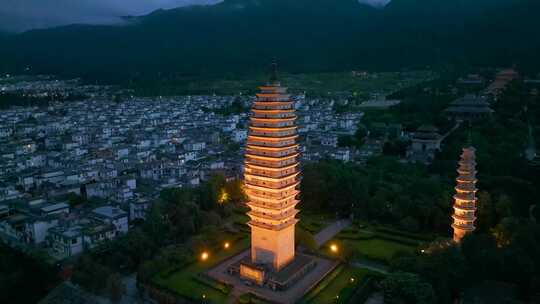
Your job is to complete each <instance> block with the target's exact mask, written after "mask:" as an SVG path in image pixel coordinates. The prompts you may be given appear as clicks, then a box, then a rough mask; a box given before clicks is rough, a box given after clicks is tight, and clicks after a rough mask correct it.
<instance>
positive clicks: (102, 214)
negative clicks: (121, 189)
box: [92, 206, 129, 235]
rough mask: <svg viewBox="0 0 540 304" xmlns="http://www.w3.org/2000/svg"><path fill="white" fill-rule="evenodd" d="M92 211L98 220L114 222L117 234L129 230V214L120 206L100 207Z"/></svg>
mask: <svg viewBox="0 0 540 304" xmlns="http://www.w3.org/2000/svg"><path fill="white" fill-rule="evenodd" d="M92 213H93V215H94V217H95V218H96V219H97V220H99V221H102V222H103V223H108V224H113V225H114V227H115V229H116V234H117V235H118V234H124V233H127V232H128V230H129V225H128V214H127V212H125V211H124V210H122V209H120V208H118V207H113V206H103V207H98V208H96V209H94V210H92Z"/></svg>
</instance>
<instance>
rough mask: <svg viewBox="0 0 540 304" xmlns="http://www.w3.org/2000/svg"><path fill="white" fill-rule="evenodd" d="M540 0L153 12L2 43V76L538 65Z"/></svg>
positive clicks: (314, 3)
mask: <svg viewBox="0 0 540 304" xmlns="http://www.w3.org/2000/svg"><path fill="white" fill-rule="evenodd" d="M538 11H540V1H537V0H393V1H392V2H390V3H389V4H388V5H387V6H385V7H384V8H374V7H372V6H369V5H364V4H361V3H359V2H358V1H357V0H294V1H291V0H225V1H224V2H221V3H219V4H216V5H212V6H192V7H183V8H177V9H171V10H158V11H155V12H153V13H151V14H149V15H146V16H140V17H129V18H125V22H123V23H122V24H121V25H70V26H63V27H57V28H50V29H43V30H33V31H28V32H24V33H20V34H10V35H8V34H0V58H1V60H0V71H4V72H21V71H27V70H28V69H30V71H32V72H34V73H52V74H58V75H66V76H82V77H86V78H88V79H94V80H103V81H111V82H115V81H121V80H125V79H129V78H132V77H166V76H168V75H191V76H195V77H198V76H201V77H204V76H206V75H214V76H215V75H237V74H249V73H257V72H260V71H262V70H265V69H266V66H267V65H268V63H269V62H270V60H271V58H273V57H277V58H278V60H279V61H280V65H281V67H282V69H285V70H287V71H289V72H310V71H317V72H320V71H343V70H351V69H368V70H390V69H400V68H409V67H410V68H413V67H420V66H428V65H431V66H433V65H442V64H447V63H455V64H467V65H474V66H503V65H511V64H518V65H521V66H524V67H526V68H530V69H533V68H538V67H540V58H538V53H539V50H540V35H538V29H539V28H540V18H537V12H538Z"/></svg>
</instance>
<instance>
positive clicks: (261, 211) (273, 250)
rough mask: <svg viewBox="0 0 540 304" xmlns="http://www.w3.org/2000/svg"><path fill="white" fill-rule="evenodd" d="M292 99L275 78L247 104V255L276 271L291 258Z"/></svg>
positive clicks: (295, 160) (293, 197)
mask: <svg viewBox="0 0 540 304" xmlns="http://www.w3.org/2000/svg"><path fill="white" fill-rule="evenodd" d="M295 122H296V114H295V109H294V102H293V101H292V100H291V99H290V95H289V94H287V88H285V87H282V86H281V85H280V83H279V82H278V81H277V80H275V79H274V80H273V81H271V82H270V83H269V84H268V85H266V86H262V87H260V93H258V94H257V95H256V99H255V101H254V102H253V105H252V108H251V118H250V124H249V133H248V138H247V145H246V151H245V166H244V168H245V169H244V185H245V192H246V195H247V197H248V203H247V205H248V206H249V208H250V211H249V212H248V213H247V215H248V216H249V218H250V221H249V222H248V225H249V226H250V227H251V259H252V262H253V263H255V264H265V265H268V266H271V267H272V268H273V269H274V270H277V271H279V270H280V269H281V268H283V267H284V266H286V265H287V264H288V263H289V262H291V261H292V260H293V259H294V256H295V252H294V226H295V224H296V223H297V222H298V219H296V214H297V213H298V212H299V211H298V210H297V209H296V208H295V207H296V205H297V204H298V202H299V201H298V200H297V199H296V197H297V195H298V193H299V191H298V190H297V188H298V185H299V179H298V176H299V174H300V168H299V165H298V156H299V146H298V144H297V143H296V140H297V138H298V134H297V127H296V125H295Z"/></svg>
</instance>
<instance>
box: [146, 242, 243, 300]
mask: <svg viewBox="0 0 540 304" xmlns="http://www.w3.org/2000/svg"><path fill="white" fill-rule="evenodd" d="M249 242H250V241H249V238H243V239H241V240H239V241H237V242H236V243H233V244H231V247H230V249H229V250H219V251H216V252H209V256H208V259H207V260H206V261H200V260H198V261H197V262H195V263H193V264H191V265H189V266H186V267H185V268H183V269H181V270H179V271H178V272H175V273H173V274H172V275H170V276H164V275H162V274H158V275H157V276H156V277H155V278H154V282H155V283H156V284H158V285H160V286H163V287H166V288H168V289H170V290H173V291H175V292H176V293H178V294H180V295H183V296H186V297H190V298H200V299H202V297H203V295H205V296H206V299H207V300H210V301H211V302H212V303H225V302H226V300H227V297H228V296H227V295H225V294H224V293H222V292H220V291H218V290H216V289H214V288H211V287H208V286H206V285H204V284H202V283H200V282H198V281H197V280H196V279H195V278H194V277H195V276H196V275H197V274H199V273H201V272H204V271H206V270H208V269H210V268H211V267H213V266H215V265H217V264H218V263H219V262H221V261H223V260H224V259H226V258H228V257H230V256H232V255H235V254H237V253H239V252H241V251H243V250H245V249H247V248H248V247H249Z"/></svg>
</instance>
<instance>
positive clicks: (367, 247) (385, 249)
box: [343, 238, 416, 262]
mask: <svg viewBox="0 0 540 304" xmlns="http://www.w3.org/2000/svg"><path fill="white" fill-rule="evenodd" d="M343 243H344V245H345V246H347V247H348V248H351V249H353V248H354V249H356V250H358V252H360V253H361V254H363V255H364V256H366V257H367V258H373V259H376V260H385V261H387V262H388V261H390V259H391V258H392V256H393V255H394V254H395V253H396V252H399V251H408V252H414V251H415V250H416V247H414V246H409V245H405V244H400V243H397V242H392V241H387V240H382V239H377V238H373V239H368V240H345V241H343Z"/></svg>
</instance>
